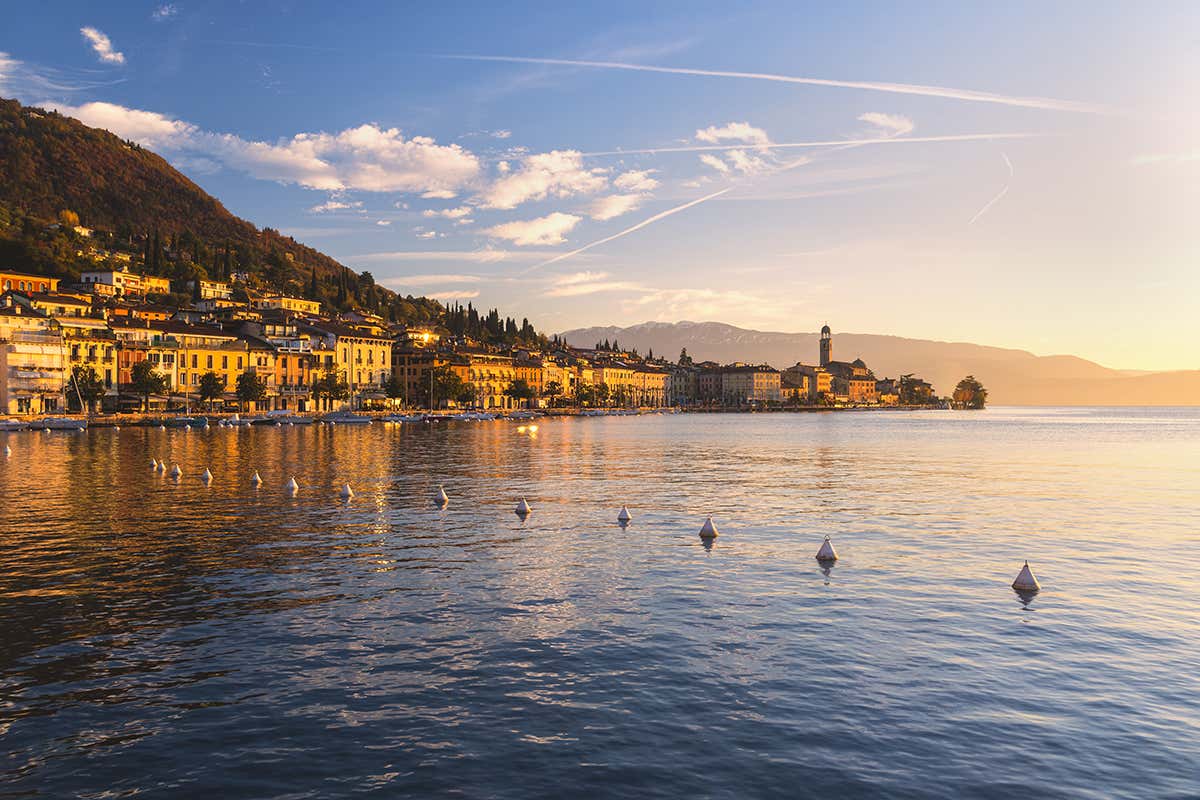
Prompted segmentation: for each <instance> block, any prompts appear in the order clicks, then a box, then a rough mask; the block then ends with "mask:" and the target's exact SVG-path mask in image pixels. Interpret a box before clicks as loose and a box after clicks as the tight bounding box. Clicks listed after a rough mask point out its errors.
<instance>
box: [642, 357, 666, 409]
mask: <svg viewBox="0 0 1200 800" xmlns="http://www.w3.org/2000/svg"><path fill="white" fill-rule="evenodd" d="M670 377H671V375H670V373H669V372H668V371H667V370H665V369H662V368H660V367H657V366H653V365H650V364H641V365H638V366H637V367H636V368H635V369H634V372H633V384H634V388H633V392H634V397H633V400H634V404H635V405H637V406H638V407H641V408H661V407H662V406H664V405H666V403H667V384H668V382H669V381H670Z"/></svg>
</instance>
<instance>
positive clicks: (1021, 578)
mask: <svg viewBox="0 0 1200 800" xmlns="http://www.w3.org/2000/svg"><path fill="white" fill-rule="evenodd" d="M1012 587H1013V588H1014V589H1016V590H1017V591H1018V592H1036V591H1037V590H1038V589H1041V588H1042V585H1041V584H1040V583H1038V581H1037V578H1035V577H1033V570H1031V569H1030V568H1029V562H1028V561H1026V562H1025V566H1023V567H1021V571H1020V572H1019V573H1017V579H1016V580H1015V581H1013V584H1012Z"/></svg>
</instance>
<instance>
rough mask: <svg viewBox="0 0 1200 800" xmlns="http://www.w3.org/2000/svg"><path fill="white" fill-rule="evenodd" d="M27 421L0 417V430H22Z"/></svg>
mask: <svg viewBox="0 0 1200 800" xmlns="http://www.w3.org/2000/svg"><path fill="white" fill-rule="evenodd" d="M28 427H29V423H28V422H26V421H25V420H21V419H0V431H23V430H25V429H26V428H28Z"/></svg>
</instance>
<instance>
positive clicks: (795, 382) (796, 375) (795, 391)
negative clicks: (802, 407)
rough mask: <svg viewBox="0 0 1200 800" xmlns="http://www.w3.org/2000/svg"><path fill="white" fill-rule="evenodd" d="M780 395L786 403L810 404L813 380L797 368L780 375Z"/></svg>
mask: <svg viewBox="0 0 1200 800" xmlns="http://www.w3.org/2000/svg"><path fill="white" fill-rule="evenodd" d="M779 393H780V395H781V396H782V398H783V400H784V402H788V403H808V402H810V401H811V398H812V378H810V377H809V376H808V375H807V374H805V373H804V372H801V371H799V370H797V369H796V368H795V367H788V368H787V369H785V370H783V371H781V372H780V373H779Z"/></svg>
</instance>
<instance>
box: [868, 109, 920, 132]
mask: <svg viewBox="0 0 1200 800" xmlns="http://www.w3.org/2000/svg"><path fill="white" fill-rule="evenodd" d="M858 120H859V122H869V123H870V124H872V125H874V126H875V127H877V128H883V129H884V130H885V131H887V132H888V134H889V135H890V136H904V135H906V134H909V133H912V132H913V130H914V129H915V128H916V127H917V126H916V124H914V123H913V121H912V120H911V119H909V118H908V117H905V116H901V115H900V114H885V113H883V112H881V111H868V112H867V113H866V114H862V115H860V116H859V118H858Z"/></svg>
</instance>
